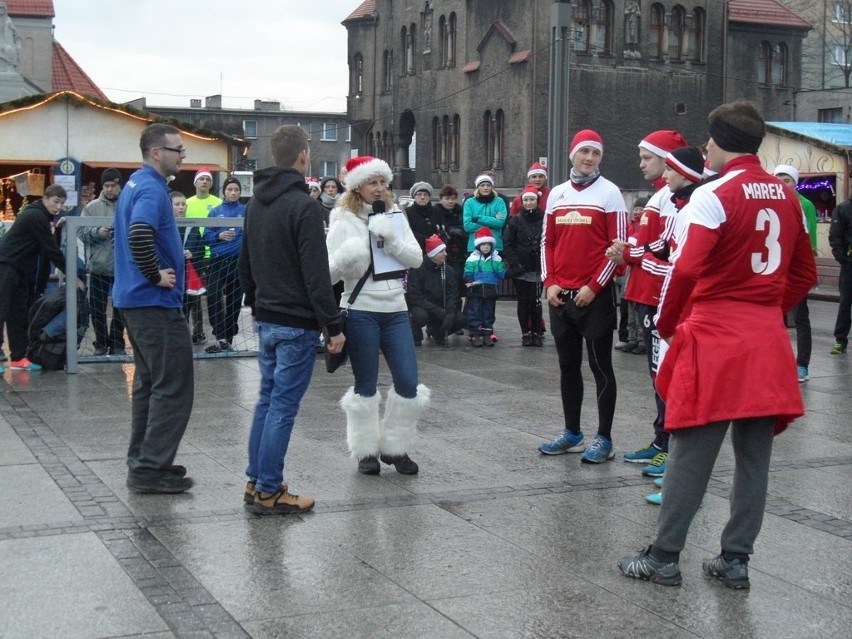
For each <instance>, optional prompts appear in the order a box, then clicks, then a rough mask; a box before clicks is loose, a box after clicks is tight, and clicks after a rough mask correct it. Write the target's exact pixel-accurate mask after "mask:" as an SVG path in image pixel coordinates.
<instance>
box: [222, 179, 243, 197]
mask: <svg viewBox="0 0 852 639" xmlns="http://www.w3.org/2000/svg"><path fill="white" fill-rule="evenodd" d="M229 184H236V185H237V186H238V187H240V193H242V192H243V185H242V184H240V181H239V180H238V179H237V178H235V177H229V178H228V179H227V180H225V181H224V182H223V183H222V195H225V189H226V188H228V185H229Z"/></svg>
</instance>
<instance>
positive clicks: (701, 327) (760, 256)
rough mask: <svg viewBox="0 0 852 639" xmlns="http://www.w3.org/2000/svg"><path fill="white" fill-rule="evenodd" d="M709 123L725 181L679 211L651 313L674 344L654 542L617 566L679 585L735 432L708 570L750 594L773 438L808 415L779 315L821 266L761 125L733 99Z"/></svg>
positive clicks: (714, 160)
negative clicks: (683, 558) (720, 525)
mask: <svg viewBox="0 0 852 639" xmlns="http://www.w3.org/2000/svg"><path fill="white" fill-rule="evenodd" d="M708 120H709V123H710V126H709V129H710V136H711V137H710V140H709V142H708V143H707V154H708V158H709V159H710V163H711V166H712V168H714V169H719V170H721V176H720V177H719V179H717V180H715V181H713V182H711V183H709V184H707V185H705V186H702V187H700V188H699V189H697V190H696V191H695V193H694V194H693V195H692V199H691V200H690V202H689V204H688V205H687V206H686V207H685V208H684V210H683V212H682V213H681V214H682V215H686V223H687V226H686V231H685V233H684V236H683V237H682V238H681V240H680V243H679V246H678V248H677V250H676V251H675V252H674V254H673V255H672V262H673V266H672V268H671V269H670V270H669V273H668V275H667V276H666V279H665V283H664V285H663V290H662V295H661V301H660V308H659V312H658V314H657V329H658V330H659V332H660V335H661V337H662V338H663V339H665V340H666V341H668V342H669V343H670V348H669V350H668V352H667V353H666V355H665V358H664V359H663V363H662V365H661V367H660V371H659V373H658V375H657V387H658V390H659V392H660V394H661V395H662V396H663V398H664V399H665V400H666V409H667V420H666V428H667V429H668V430H669V431H670V432H671V441H670V444H671V457H670V458H669V463H668V468H667V471H666V481H665V483H664V484H663V503H662V506H661V508H660V514H659V518H658V520H657V537H656V539H655V541H654V543H653V544H652V545H651V546H648V547H647V548H646V549H645V550H644V551H643V552H642V554H640V555H639V556H637V557H625V558H623V559H621V560H620V561H619V562H618V566H619V568H620V569H621V571H622V572H623V573H624V575H625V576H628V577H633V578H636V579H645V580H648V581H652V582H654V583H658V584H662V585H666V586H675V585H678V584H679V583H680V582H681V575H680V569H679V566H678V560H679V557H680V551H681V550H682V549H683V547H684V544H685V542H686V535H687V532H688V530H689V526H690V524H691V522H692V518H693V517H694V516H695V513H696V511H697V510H698V507H699V505H700V504H701V499H702V496H703V495H704V490H705V488H706V487H707V483H708V481H709V479H710V473H711V472H712V470H713V465H714V464H715V461H716V457H717V455H718V453H719V449H720V447H721V445H722V441H723V440H724V438H725V434H726V433H727V431H728V427H729V426H730V425H731V424H733V425H732V426H731V443H732V445H733V449H734V458H735V464H736V466H735V471H734V483H733V488H732V490H731V497H730V499H731V509H730V512H731V516H730V519H729V520H728V523H727V525H726V526H725V528H724V530H723V531H722V536H721V546H722V552H721V554H719V555H718V556H716V557H714V558H712V559H709V560H707V561H705V562H704V566H703V568H704V574H705V575H706V576H708V577H711V578H714V579H718V580H721V581H723V582H724V584H725V585H726V586H728V587H729V588H748V587H749V578H748V560H749V556H750V555H751V554H752V552H753V551H754V540H755V539H756V538H757V535H758V533H759V532H760V527H761V524H762V521H763V511H764V507H765V504H766V490H767V484H768V481H769V461H770V457H771V453H772V438H773V436H774V435H775V434H777V433H779V432H781V431H782V430H783V429H784V428H785V427H786V426H787V424H788V423H789V422H790V421H791V420H792V419H795V418H796V417H799V416H801V415H802V414H803V413H804V408H803V405H802V398H801V395H800V392H799V384H798V381H797V378H796V373H795V369H794V366H793V363H794V362H795V358H794V357H793V349H792V348H791V346H790V337H789V335H788V334H787V329H786V327H785V326H784V322H783V313H785V312H787V311H789V310H790V309H791V308H792V307H793V306H794V305H795V304H796V303H797V302H798V301H799V300H800V299H801V298H802V297H803V296H804V295H805V294H806V293H807V292H808V289H809V288H810V286H811V284H812V283H813V281H814V279H815V278H816V265H815V263H814V257H813V253H812V252H811V248H810V242H809V241H808V234H807V232H806V230H805V223H804V216H803V214H802V209H801V207H800V206H799V203H798V199H797V198H796V195H795V193H794V192H793V191H792V190H791V189H790V188H789V187H788V186H786V185H785V184H783V183H782V182H781V181H780V180H779V179H778V178H776V177H774V176H771V175H769V174H768V173H767V172H766V171H764V170H763V168H762V167H761V165H760V161H759V160H758V158H757V156H756V155H755V154H756V153H757V149H758V147H759V146H760V143H761V141H762V140H763V136H764V134H765V131H766V127H765V124H764V121H763V118H762V117H761V115H760V114H759V113H758V111H757V110H756V109H755V108H754V106H753V105H752V104H751V103H749V102H746V101H737V102H734V103H730V104H723V105H722V106H720V107H718V108H716V109H715V110H714V111H713V112H712V113H710V115H709V117H708ZM687 307H688V308H689V309H690V310H689V314H688V316H685V313H684V309H686V308H687Z"/></svg>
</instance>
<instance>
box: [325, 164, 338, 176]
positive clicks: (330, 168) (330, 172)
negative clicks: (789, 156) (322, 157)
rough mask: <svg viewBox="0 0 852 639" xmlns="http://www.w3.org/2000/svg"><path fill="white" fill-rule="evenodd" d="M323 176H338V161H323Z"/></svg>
mask: <svg viewBox="0 0 852 639" xmlns="http://www.w3.org/2000/svg"><path fill="white" fill-rule="evenodd" d="M322 176H323V177H337V162H323V163H322Z"/></svg>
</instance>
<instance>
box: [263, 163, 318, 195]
mask: <svg viewBox="0 0 852 639" xmlns="http://www.w3.org/2000/svg"><path fill="white" fill-rule="evenodd" d="M291 189H299V190H301V191H303V192H304V193H305V194H310V189H308V185H307V184H306V183H305V176H304V175H302V174H301V173H299V172H298V171H297V170H296V169H282V168H281V167H278V166H270V167H267V168H265V169H260V170H259V171H255V172H254V194H253V196H252V197H254V198H256V199H257V201H258V202H260V203H261V204H270V203H272V202H273V201H274V200H275V199H276V198H277V197H279V196H280V195H281V194H282V193H284V192H285V191H289V190H291Z"/></svg>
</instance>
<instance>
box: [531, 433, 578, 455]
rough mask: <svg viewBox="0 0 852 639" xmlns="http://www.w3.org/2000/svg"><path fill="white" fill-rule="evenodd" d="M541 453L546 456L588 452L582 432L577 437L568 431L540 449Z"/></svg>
mask: <svg viewBox="0 0 852 639" xmlns="http://www.w3.org/2000/svg"><path fill="white" fill-rule="evenodd" d="M538 450H539V452H542V453H544V454H545V455H564V454H565V453H582V452H583V451H584V450H586V440H585V438H584V437H583V433H582V431H581V432H579V433H577V434H576V435H575V434H574V433H572V432H571V431H570V430H566V431H565V432H564V433H562V434H561V435H560V436H559V437H557V438H556V439H554V440H553V441H552V442H547V443H544V444H542V445H541V446H539V447H538Z"/></svg>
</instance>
